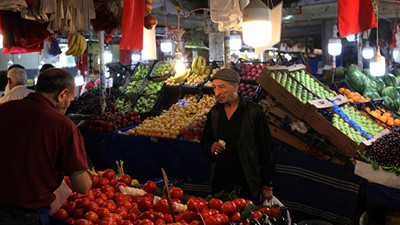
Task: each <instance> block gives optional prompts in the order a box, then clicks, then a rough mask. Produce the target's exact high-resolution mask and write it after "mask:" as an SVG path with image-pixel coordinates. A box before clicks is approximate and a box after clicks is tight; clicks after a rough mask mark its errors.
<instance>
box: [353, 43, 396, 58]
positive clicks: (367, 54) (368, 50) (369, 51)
mask: <svg viewBox="0 0 400 225" xmlns="http://www.w3.org/2000/svg"><path fill="white" fill-rule="evenodd" d="M361 53H362V57H363V58H364V59H371V58H372V57H374V48H372V47H371V46H369V42H368V41H367V42H366V43H365V47H364V48H363V50H362V52H361ZM393 58H394V57H393Z"/></svg>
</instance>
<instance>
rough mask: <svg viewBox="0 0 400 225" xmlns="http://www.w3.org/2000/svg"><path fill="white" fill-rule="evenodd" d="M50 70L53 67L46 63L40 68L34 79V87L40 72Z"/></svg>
mask: <svg viewBox="0 0 400 225" xmlns="http://www.w3.org/2000/svg"><path fill="white" fill-rule="evenodd" d="M51 68H54V66H53V65H51V64H48V63H46V64H43V66H42V67H41V68H40V70H39V72H38V73H37V74H36V75H35V78H34V82H35V85H36V83H37V80H38V77H39V75H40V74H41V73H42V72H44V71H46V70H47V69H51Z"/></svg>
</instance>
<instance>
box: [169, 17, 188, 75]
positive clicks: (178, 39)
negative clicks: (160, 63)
mask: <svg viewBox="0 0 400 225" xmlns="http://www.w3.org/2000/svg"><path fill="white" fill-rule="evenodd" d="M177 11H178V27H177V29H176V30H174V31H172V34H174V37H175V60H176V61H175V65H174V70H175V72H176V73H182V72H183V71H184V70H185V69H186V65H185V63H184V62H183V57H182V54H183V44H182V35H183V34H184V33H185V31H183V30H181V26H180V10H177Z"/></svg>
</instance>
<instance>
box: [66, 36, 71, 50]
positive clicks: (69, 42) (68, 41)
mask: <svg viewBox="0 0 400 225" xmlns="http://www.w3.org/2000/svg"><path fill="white" fill-rule="evenodd" d="M71 40H72V35H69V36H68V39H67V44H68V47H69V46H71Z"/></svg>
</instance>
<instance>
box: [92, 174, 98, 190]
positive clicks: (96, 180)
mask: <svg viewBox="0 0 400 225" xmlns="http://www.w3.org/2000/svg"><path fill="white" fill-rule="evenodd" d="M92 178H93V183H92V187H96V186H97V183H98V182H99V176H97V175H92Z"/></svg>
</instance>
